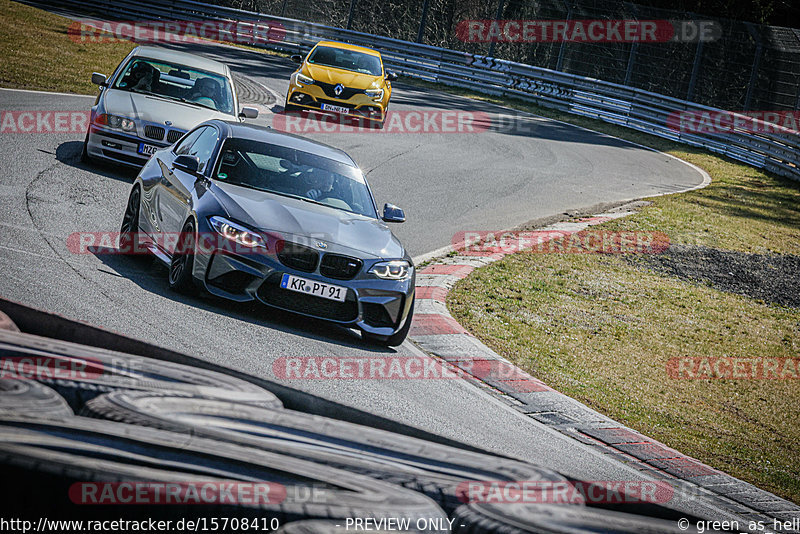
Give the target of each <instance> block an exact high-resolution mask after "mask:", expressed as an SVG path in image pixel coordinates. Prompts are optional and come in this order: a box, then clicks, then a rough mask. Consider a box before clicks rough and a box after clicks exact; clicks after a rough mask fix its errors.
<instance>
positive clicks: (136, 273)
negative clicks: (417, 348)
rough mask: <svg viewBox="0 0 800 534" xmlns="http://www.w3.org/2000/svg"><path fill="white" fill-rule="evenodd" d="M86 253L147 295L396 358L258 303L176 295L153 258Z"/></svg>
mask: <svg viewBox="0 0 800 534" xmlns="http://www.w3.org/2000/svg"><path fill="white" fill-rule="evenodd" d="M87 250H88V252H89V253H91V254H94V255H95V256H96V257H97V259H99V260H100V261H101V262H102V263H103V264H104V265H105V266H106V267H108V268H109V269H111V272H108V271H105V272H108V274H112V275H119V276H123V277H125V278H127V279H128V280H131V281H133V282H134V283H135V284H136V285H138V286H139V287H140V288H142V289H143V290H145V291H148V292H150V293H154V294H157V295H159V296H162V297H165V298H168V299H170V300H172V301H175V302H180V303H181V304H186V305H187V306H193V307H195V308H199V309H202V310H205V311H208V312H212V313H217V314H221V315H225V316H227V317H230V318H232V319H236V320H238V321H242V322H244V323H249V324H252V325H255V326H263V327H266V328H270V329H272V330H277V331H279V332H282V333H289V334H294V335H298V336H302V337H305V338H308V339H313V340H315V341H324V342H327V343H333V344H336V345H340V346H342V347H347V348H352V349H357V350H363V351H368V352H376V353H387V354H394V353H396V352H397V350H396V349H394V348H391V347H383V346H380V345H376V344H374V343H370V342H369V341H366V340H363V339H361V336H360V335H359V334H357V333H356V332H354V331H353V330H351V329H347V328H344V327H341V326H338V325H336V324H332V323H329V322H327V321H323V320H321V319H313V318H310V317H306V316H302V315H298V314H294V313H291V312H286V311H283V310H279V309H275V308H270V307H268V306H266V305H264V304H261V303H260V302H257V301H251V302H233V301H228V300H225V299H223V298H220V297H216V296H213V295H211V294H208V293H200V294H198V295H197V296H189V295H183V294H180V293H177V292H175V291H173V290H172V289H170V287H169V284H168V282H167V274H168V272H167V267H166V266H165V265H164V264H162V263H161V262H160V261H158V260H157V259H155V258H154V257H153V256H150V255H138V256H134V255H129V254H121V253H119V250H118V249H116V248H109V247H102V246H97V247H89V248H88V249H87ZM299 321H302V324H303V327H302V328H298V327H297V323H298V322H299Z"/></svg>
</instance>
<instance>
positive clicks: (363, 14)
mask: <svg viewBox="0 0 800 534" xmlns="http://www.w3.org/2000/svg"><path fill="white" fill-rule="evenodd" d="M213 1H214V3H217V4H220V5H226V6H229V7H234V8H238V9H246V10H248V11H255V12H260V13H266V14H269V15H277V16H284V17H289V18H293V19H299V20H305V21H309V22H316V23H320V24H327V25H330V26H337V27H341V28H349V29H352V30H356V31H361V32H365V33H372V34H376V35H383V36H386V37H392V38H395V39H404V40H408V41H415V42H421V43H425V44H429V45H433V46H440V47H444V48H450V49H453V50H460V51H464V52H469V53H473V54H481V55H488V56H492V57H496V58H500V59H507V60H511V61H516V62H520V63H526V64H529V65H535V66H539V67H545V68H548V69H553V70H558V71H561V72H566V73H570V74H577V75H581V76H589V77H592V78H597V79H600V80H606V81H610V82H615V83H619V84H624V85H628V86H631V87H636V88H641V89H646V90H648V91H653V92H656V93H661V94H665V95H668V96H672V97H676V98H680V99H685V100H689V101H694V102H698V103H701V104H705V105H709V106H714V107H719V108H723V109H730V110H737V111H739V110H798V109H800V30H797V29H790V28H781V27H775V26H763V25H758V24H752V23H749V22H738V21H732V20H725V19H717V20H715V21H714V22H715V23H716V24H717V26H718V27H719V28H720V29H721V35H720V37H719V38H718V39H716V40H714V41H711V42H674V41H670V42H639V43H635V42H634V43H630V42H608V43H599V42H592V43H590V42H529V43H512V42H497V43H472V42H465V41H463V40H461V39H460V38H459V37H458V35H457V31H456V29H457V26H458V24H459V22H461V21H464V20H490V19H506V20H579V19H600V20H620V19H633V20H674V21H700V20H710V18H709V17H706V16H699V15H695V14H692V13H687V12H679V11H670V10H664V9H658V8H652V7H646V6H641V5H637V4H634V3H630V2H618V1H615V0H536V1H530V0H492V1H490V2H485V1H480V0H213Z"/></svg>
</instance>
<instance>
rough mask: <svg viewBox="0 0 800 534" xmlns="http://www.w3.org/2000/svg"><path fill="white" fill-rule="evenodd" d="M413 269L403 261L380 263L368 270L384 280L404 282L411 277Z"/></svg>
mask: <svg viewBox="0 0 800 534" xmlns="http://www.w3.org/2000/svg"><path fill="white" fill-rule="evenodd" d="M412 270H413V267H411V265H410V264H409V263H408V262H407V261H405V260H392V261H380V262H378V263H376V264H375V265H373V266H372V268H371V269H370V270H369V272H370V273H371V274H374V275H375V276H377V277H378V278H383V279H384V280H405V279H406V278H408V277H409V276H411V271H412Z"/></svg>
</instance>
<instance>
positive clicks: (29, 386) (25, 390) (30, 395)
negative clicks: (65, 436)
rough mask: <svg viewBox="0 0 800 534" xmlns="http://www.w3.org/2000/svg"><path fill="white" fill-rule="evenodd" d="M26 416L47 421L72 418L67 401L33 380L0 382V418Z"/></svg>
mask: <svg viewBox="0 0 800 534" xmlns="http://www.w3.org/2000/svg"><path fill="white" fill-rule="evenodd" d="M19 415H26V416H29V417H37V418H39V417H43V418H49V419H63V418H65V417H72V416H73V415H74V413H73V412H72V409H70V407H69V405H68V404H67V401H65V400H64V398H63V397H62V396H61V395H59V394H58V393H56V391H55V390H54V389H52V388H49V387H47V386H45V385H44V384H40V383H39V382H35V381H33V380H0V417H13V416H19Z"/></svg>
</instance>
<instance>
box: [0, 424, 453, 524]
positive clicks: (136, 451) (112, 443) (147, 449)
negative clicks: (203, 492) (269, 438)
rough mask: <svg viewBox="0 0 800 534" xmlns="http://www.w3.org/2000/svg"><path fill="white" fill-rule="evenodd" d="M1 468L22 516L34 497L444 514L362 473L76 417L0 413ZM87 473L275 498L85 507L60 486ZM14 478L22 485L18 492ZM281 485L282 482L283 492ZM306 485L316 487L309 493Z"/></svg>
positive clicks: (35, 504) (51, 507)
mask: <svg viewBox="0 0 800 534" xmlns="http://www.w3.org/2000/svg"><path fill="white" fill-rule="evenodd" d="M2 464H5V465H2ZM0 468H1V469H2V470H3V473H4V475H6V477H8V474H9V471H14V474H15V475H16V476H17V477H20V478H23V477H24V483H19V481H17V479H16V478H14V479H9V478H6V480H9V481H10V480H14V483H8V484H4V485H3V487H2V488H0V491H2V492H5V493H8V495H2V497H3V498H4V499H6V500H4V501H3V504H4V506H5V507H6V509H9V510H14V511H15V513H19V514H21V515H27V514H26V513H24V512H27V513H30V512H33V513H37V512H38V514H39V515H41V511H42V506H43V504H42V503H46V506H47V512H48V517H50V518H52V516H51V515H49V514H50V513H53V515H61V516H63V515H69V516H74V515H76V514H80V515H81V516H82V517H84V516H86V515H87V514H94V513H98V514H104V515H105V514H109V515H112V516H113V515H114V514H121V516H122V517H130V516H131V515H134V516H136V515H140V514H142V512H145V513H144V514H142V516H143V517H147V516H148V515H151V512H152V513H156V514H158V513H163V514H165V515H166V516H168V517H169V516H171V517H182V516H187V515H190V516H193V517H198V516H216V517H220V516H223V515H233V516H234V517H257V516H266V517H267V518H277V519H278V520H279V521H280V523H281V524H284V523H287V522H290V521H297V520H303V519H339V520H343V519H345V518H348V517H376V518H380V517H406V518H408V519H410V520H411V521H415V520H416V519H419V518H440V519H441V520H445V518H446V517H447V516H446V515H445V514H444V512H443V511H442V510H441V509H440V508H439V507H437V506H436V504H435V503H434V502H433V501H431V500H430V499H428V498H427V497H425V496H424V495H420V494H419V493H416V492H413V491H409V490H406V489H403V488H400V487H397V486H394V485H392V484H387V483H385V482H381V481H378V480H372V479H370V478H367V477H365V476H361V475H357V474H354V473H348V472H346V471H341V470H338V469H333V468H330V467H326V466H322V465H319V464H315V463H311V462H307V461H304V460H300V459H297V458H293V457H291V456H288V455H285V454H280V453H275V452H267V451H260V450H256V449H252V448H247V447H241V446H238V445H233V444H230V443H225V442H222V441H215V440H210V439H206V438H200V437H197V436H193V435H191V434H181V433H175V432H167V431H163V430H157V429H153V428H144V427H137V426H132V425H126V424H120V423H113V422H110V421H100V420H96V419H87V418H84V417H72V418H69V419H67V420H64V421H52V420H36V419H29V418H5V419H0ZM91 481H104V482H118V481H141V482H172V483H180V482H183V483H192V482H193V483H195V484H197V483H206V482H209V481H241V482H255V483H274V484H279V485H280V486H277V487H275V486H273V488H275V489H277V490H279V491H278V494H277V497H278V498H277V499H276V500H279V502H266V503H258V504H255V503H250V504H241V503H236V504H230V501H228V503H229V504H226V505H222V504H220V503H212V504H210V505H208V504H196V503H189V504H186V503H174V502H173V503H171V504H172V505H171V506H155V505H150V506H142V505H139V506H137V505H134V504H126V505H117V506H113V505H108V504H107V505H105V506H86V505H85V504H77V505H76V504H75V502H74V501H71V500H70V494H69V493H68V491H65V490H66V489H68V488H69V487H71V486H72V484H74V483H75V482H91ZM43 482H47V484H44V483H43ZM22 486H25V487H23V488H22V491H21V487H22ZM281 487H282V488H283V490H285V497H283V498H281V497H282V495H281V493H283V492H282V491H280V490H281ZM312 488H317V491H316V492H315V493H311V490H312ZM162 491H163V490H162ZM86 494H87V493H86V492H82V491H80V489H78V490H77V491H74V492H73V493H72V494H71V496H72V499H76V498H77V500H78V502H79V503H80V502H81V499H85V498H86ZM98 494H102V493H101V492H100V491H97V492H96V493H95V495H98ZM196 495H197V494H196ZM250 495H252V492H251V494H250ZM268 495H275V493H273V492H270V493H269V494H268ZM20 508H27V510H20ZM136 508H140V509H139V510H136ZM142 508H144V509H142ZM225 512H227V514H225ZM214 530H215V531H220V530H218V529H214ZM223 531H226V532H233V531H234V530H223Z"/></svg>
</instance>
